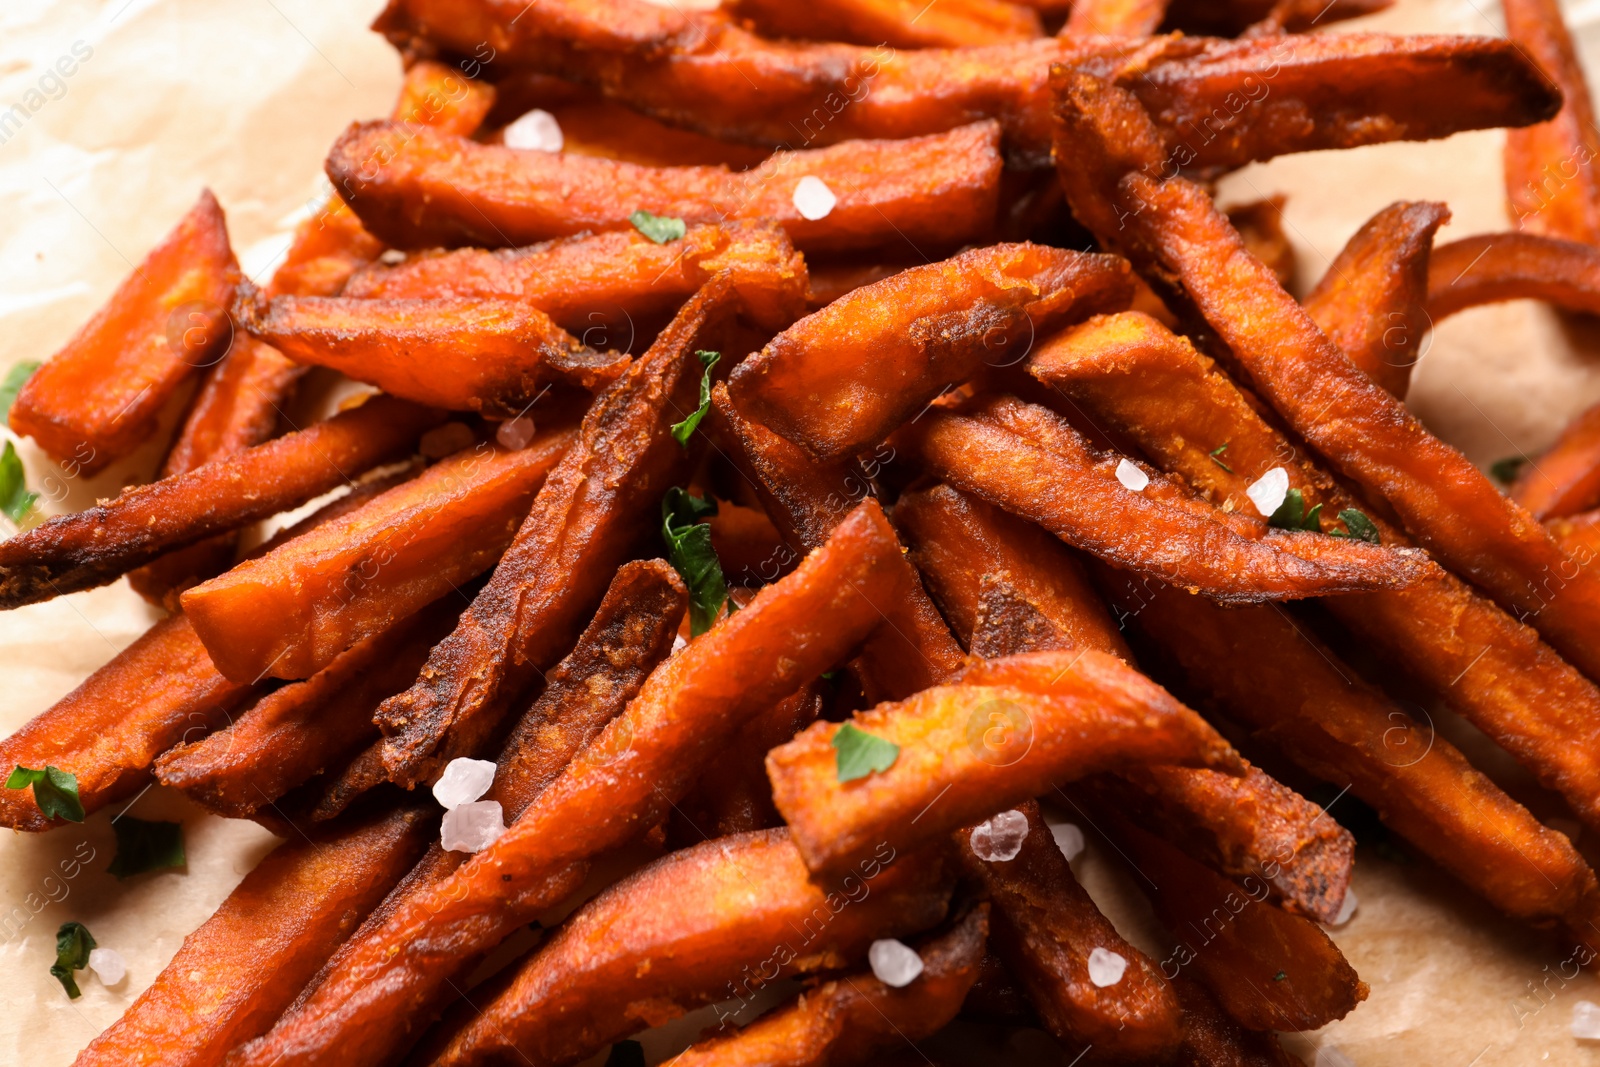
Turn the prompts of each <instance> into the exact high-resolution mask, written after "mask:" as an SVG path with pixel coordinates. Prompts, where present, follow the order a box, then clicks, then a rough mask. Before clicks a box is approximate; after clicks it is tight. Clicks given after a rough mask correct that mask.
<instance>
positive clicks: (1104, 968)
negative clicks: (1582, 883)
mask: <svg viewBox="0 0 1600 1067" xmlns="http://www.w3.org/2000/svg"><path fill="white" fill-rule="evenodd" d="M1127 969H1128V961H1127V960H1125V959H1123V958H1122V957H1121V956H1119V955H1117V954H1116V953H1115V952H1112V951H1110V950H1109V949H1103V948H1096V949H1095V950H1094V951H1093V952H1091V953H1089V981H1091V982H1093V983H1094V984H1095V985H1097V986H1099V987H1100V988H1102V989H1104V988H1105V987H1106V986H1108V985H1116V984H1117V983H1118V982H1120V981H1122V974H1123V972H1124V971H1126V970H1127Z"/></svg>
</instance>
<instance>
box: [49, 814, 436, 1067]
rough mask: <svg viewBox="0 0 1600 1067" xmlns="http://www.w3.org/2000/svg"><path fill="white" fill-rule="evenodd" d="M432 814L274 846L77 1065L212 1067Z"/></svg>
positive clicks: (296, 984) (364, 908) (399, 867)
mask: <svg viewBox="0 0 1600 1067" xmlns="http://www.w3.org/2000/svg"><path fill="white" fill-rule="evenodd" d="M437 825H438V820H437V818H435V817H433V816H432V815H431V813H426V812H424V811H423V810H422V809H420V808H401V809H400V810H398V811H395V812H391V813H389V814H386V815H382V816H379V817H375V818H367V819H364V820H361V821H358V822H354V823H348V824H344V825H341V826H337V827H328V828H326V829H324V830H319V831H317V832H316V833H315V835H314V836H313V837H311V838H300V839H298V840H295V841H289V842H285V843H284V844H282V845H280V846H279V847H278V848H276V849H275V850H273V851H272V852H271V853H270V854H268V856H267V858H266V859H264V860H262V861H261V862H260V863H259V864H258V865H257V866H256V868H255V870H253V871H251V872H250V873H249V874H247V875H245V877H244V881H242V882H240V883H239V885H238V886H237V887H236V888H235V889H234V891H233V892H232V893H230V894H228V898H227V899H226V900H224V901H223V902H222V906H221V907H220V908H218V909H217V910H216V912H215V913H214V914H213V915H212V916H211V918H209V919H207V920H206V921H205V923H203V924H202V925H201V926H200V928H199V929H198V930H196V931H194V933H192V934H190V935H189V936H188V937H186V938H184V940H183V947H182V948H180V949H178V954H177V955H176V956H174V957H173V958H172V962H170V963H168V964H167V966H166V967H165V968H164V969H163V970H162V972H161V974H160V975H159V976H158V977H157V978H156V980H155V982H154V983H152V984H151V985H150V986H149V988H147V989H146V990H145V991H144V992H143V993H141V994H139V999H137V1000H135V1001H134V1002H133V1004H132V1005H131V1006H130V1007H129V1008H128V1010H127V1011H126V1012H124V1013H123V1015H122V1018H120V1019H119V1020H117V1022H115V1023H113V1024H112V1025H111V1026H110V1027H109V1028H107V1029H106V1030H105V1031H104V1032H102V1033H101V1034H100V1036H99V1037H97V1038H95V1039H94V1041H93V1042H91V1043H90V1045H89V1047H88V1048H86V1049H84V1051H83V1052H82V1053H80V1054H79V1056H78V1058H77V1059H76V1060H75V1061H74V1063H75V1064H76V1065H77V1067H102V1065H103V1067H128V1065H130V1064H151V1065H154V1064H160V1065H162V1067H215V1065H217V1064H220V1063H222V1061H223V1057H224V1056H226V1055H227V1053H228V1051H229V1050H230V1049H232V1048H233V1047H234V1046H236V1045H238V1044H239V1043H241V1042H243V1041H248V1040H249V1039H250V1038H253V1037H255V1036H256V1035H258V1034H260V1033H262V1032H264V1031H265V1030H266V1029H267V1028H268V1027H269V1026H271V1025H272V1022H273V1020H274V1019H275V1018H277V1016H278V1013H279V1012H281V1011H283V1009H284V1008H286V1007H288V1006H289V1004H290V1003H291V1002H292V1001H293V1000H294V998H295V996H296V995H297V994H298V993H299V992H300V989H301V987H302V986H303V985H304V984H305V983H306V980H307V979H309V978H310V977H311V976H312V975H314V974H315V973H316V971H317V968H318V967H320V966H322V962H323V961H324V960H325V959H327V958H328V954H329V953H330V952H331V951H332V949H333V948H334V947H335V946H337V945H338V944H339V942H341V941H343V940H344V939H345V938H347V937H349V936H350V933H351V931H353V930H354V929H355V928H356V925H357V924H358V923H360V922H361V919H362V917H363V916H364V915H366V914H367V912H369V911H371V910H372V908H373V906H374V905H376V904H377V903H378V901H380V900H381V899H382V898H383V894H384V893H385V892H387V891H388V889H389V887H390V886H392V885H393V884H394V883H395V881H396V880H398V879H399V878H400V876H401V875H402V874H403V873H404V872H405V871H406V869H407V868H409V867H410V866H411V864H412V863H413V862H414V861H415V860H416V857H417V855H418V854H419V853H421V851H422V848H423V846H424V845H425V844H426V843H427V839H428V835H429V834H430V833H431V832H432V831H433V828H434V827H435V826H437Z"/></svg>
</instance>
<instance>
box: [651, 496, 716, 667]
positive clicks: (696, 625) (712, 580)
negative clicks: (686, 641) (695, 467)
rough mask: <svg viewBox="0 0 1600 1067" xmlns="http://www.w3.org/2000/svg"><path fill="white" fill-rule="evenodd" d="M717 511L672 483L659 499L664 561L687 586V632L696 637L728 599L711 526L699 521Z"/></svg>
mask: <svg viewBox="0 0 1600 1067" xmlns="http://www.w3.org/2000/svg"><path fill="white" fill-rule="evenodd" d="M716 513H717V504H716V501H714V500H702V499H701V498H700V497H697V496H691V495H690V494H689V493H688V492H686V491H685V490H683V489H680V488H678V487H676V486H674V487H673V488H671V489H668V490H667V495H666V496H665V497H664V498H663V499H662V501H661V537H662V539H663V540H664V541H666V543H667V562H668V563H671V564H672V566H673V569H674V570H676V571H677V572H678V576H679V577H680V578H682V579H683V584H684V585H686V586H688V587H689V633H690V635H691V636H694V637H699V636H700V635H701V634H703V633H705V632H706V631H707V630H709V629H711V624H712V623H713V622H716V621H717V615H718V614H719V613H720V612H721V611H722V605H723V604H724V603H726V602H727V601H728V583H727V581H726V580H725V579H724V578H723V576H722V564H721V562H719V561H718V559H717V553H716V550H715V549H714V548H712V547H711V525H710V524H709V523H705V522H700V521H699V520H701V519H703V518H707V517H709V516H711V515H715V514H716Z"/></svg>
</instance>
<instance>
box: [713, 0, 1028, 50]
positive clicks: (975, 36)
mask: <svg viewBox="0 0 1600 1067" xmlns="http://www.w3.org/2000/svg"><path fill="white" fill-rule="evenodd" d="M729 10H730V11H731V12H732V14H733V15H734V16H735V17H736V18H740V19H747V20H749V22H750V23H751V24H752V25H754V27H755V29H756V31H757V32H758V33H761V34H764V35H766V36H768V37H788V38H792V39H795V40H810V41H846V42H848V43H850V44H862V45H876V44H888V45H890V46H891V47H894V48H970V47H974V46H977V45H986V44H1004V43H1006V42H1008V41H1027V40H1032V39H1033V38H1035V37H1038V36H1040V35H1041V34H1042V33H1043V32H1044V31H1043V30H1042V29H1041V28H1040V26H1039V16H1038V15H1037V14H1035V13H1034V12H1032V11H1029V10H1028V9H1027V8H1025V7H1020V6H1018V5H1016V4H1009V3H1005V2H1004V0H941V2H940V3H938V4H935V5H933V6H932V7H929V6H927V5H926V4H925V3H921V4H919V3H917V2H916V0H819V2H818V3H814V4H805V5H796V4H790V3H785V2H784V0H737V2H736V3H734V4H732V5H730V7H729Z"/></svg>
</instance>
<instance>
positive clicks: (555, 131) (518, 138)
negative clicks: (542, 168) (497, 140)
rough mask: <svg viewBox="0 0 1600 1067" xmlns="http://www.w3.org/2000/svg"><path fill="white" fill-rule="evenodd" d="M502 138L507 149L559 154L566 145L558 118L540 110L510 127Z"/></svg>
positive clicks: (533, 111)
mask: <svg viewBox="0 0 1600 1067" xmlns="http://www.w3.org/2000/svg"><path fill="white" fill-rule="evenodd" d="M500 137H501V140H503V141H504V142H505V146H506V147H507V148H531V149H534V150H536V151H539V152H559V151H561V146H562V144H563V143H564V139H563V138H562V136H561V124H560V123H559V122H557V121H556V117H555V116H554V115H552V114H550V112H548V111H541V110H539V109H538V108H534V109H533V110H532V111H530V112H528V113H527V114H526V115H523V116H522V117H520V118H519V119H517V120H516V121H515V122H513V123H511V124H510V125H508V126H507V127H506V128H505V129H504V130H502V131H501V134H500Z"/></svg>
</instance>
